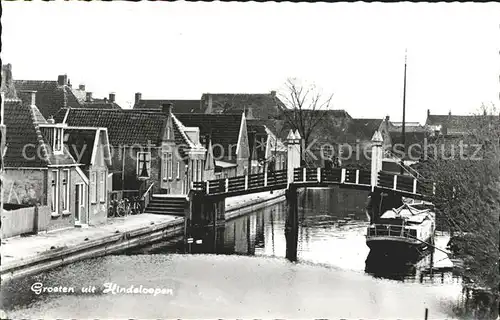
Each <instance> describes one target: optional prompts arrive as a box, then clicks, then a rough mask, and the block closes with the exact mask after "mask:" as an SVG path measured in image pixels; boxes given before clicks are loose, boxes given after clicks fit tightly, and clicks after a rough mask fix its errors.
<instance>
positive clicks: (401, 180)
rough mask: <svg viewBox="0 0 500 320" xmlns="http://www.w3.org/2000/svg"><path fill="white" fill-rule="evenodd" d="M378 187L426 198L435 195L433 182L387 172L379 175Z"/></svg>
mask: <svg viewBox="0 0 500 320" xmlns="http://www.w3.org/2000/svg"><path fill="white" fill-rule="evenodd" d="M378 187H381V188H386V189H392V190H398V191H404V192H408V193H414V194H421V195H426V196H430V195H433V194H434V193H435V184H434V183H433V182H432V181H429V180H424V179H416V178H414V177H412V176H406V175H400V174H394V173H389V172H385V171H381V172H379V174H378Z"/></svg>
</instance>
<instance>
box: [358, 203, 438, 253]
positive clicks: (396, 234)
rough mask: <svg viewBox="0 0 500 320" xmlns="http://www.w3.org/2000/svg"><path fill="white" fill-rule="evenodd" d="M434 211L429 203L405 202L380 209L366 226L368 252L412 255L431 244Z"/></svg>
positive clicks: (433, 229) (433, 228) (422, 250)
mask: <svg viewBox="0 0 500 320" xmlns="http://www.w3.org/2000/svg"><path fill="white" fill-rule="evenodd" d="M435 218H436V217H435V213H434V208H433V206H432V204H430V203H426V202H421V203H417V202H414V203H411V204H410V203H405V204H403V205H402V206H401V207H399V208H397V209H396V208H394V209H390V210H387V211H386V212H384V213H383V214H382V215H381V216H380V218H379V219H377V220H376V221H372V223H371V224H370V226H369V227H368V229H367V234H366V244H367V245H368V247H370V249H371V250H372V251H375V252H382V253H387V254H390V253H396V254H398V255H400V256H402V257H403V256H414V255H415V254H417V255H418V254H419V253H422V252H424V251H425V250H426V249H427V248H429V247H431V246H432V245H433V241H434V231H435Z"/></svg>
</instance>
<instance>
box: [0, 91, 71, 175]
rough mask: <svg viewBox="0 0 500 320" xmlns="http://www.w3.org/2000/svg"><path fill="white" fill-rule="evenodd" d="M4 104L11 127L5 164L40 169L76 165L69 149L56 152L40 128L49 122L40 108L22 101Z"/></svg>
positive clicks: (9, 126)
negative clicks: (41, 115)
mask: <svg viewBox="0 0 500 320" xmlns="http://www.w3.org/2000/svg"><path fill="white" fill-rule="evenodd" d="M4 106H5V113H4V116H5V125H6V127H7V134H6V145H7V151H6V154H5V158H4V160H5V167H28V168H40V167H46V166H47V165H66V164H75V161H74V159H73V158H72V157H71V156H70V155H69V154H68V153H67V152H66V151H64V152H63V154H61V155H54V154H53V153H52V151H51V148H50V147H49V146H48V144H47V141H46V140H45V139H44V137H43V135H42V132H41V130H40V128H39V124H42V123H46V121H45V119H44V118H43V117H39V116H38V115H37V112H36V108H31V107H30V106H27V105H24V104H23V103H22V102H21V101H20V100H17V101H14V100H10V101H9V100H7V101H5V104H4ZM35 117H37V119H35Z"/></svg>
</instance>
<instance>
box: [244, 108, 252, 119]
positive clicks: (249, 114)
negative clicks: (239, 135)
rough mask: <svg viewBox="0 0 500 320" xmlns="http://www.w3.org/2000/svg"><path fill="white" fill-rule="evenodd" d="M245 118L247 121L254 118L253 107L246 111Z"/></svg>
mask: <svg viewBox="0 0 500 320" xmlns="http://www.w3.org/2000/svg"><path fill="white" fill-rule="evenodd" d="M245 117H246V118H247V119H250V120H251V119H253V118H254V117H253V111H252V107H248V108H246V109H245Z"/></svg>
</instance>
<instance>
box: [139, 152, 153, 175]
mask: <svg viewBox="0 0 500 320" xmlns="http://www.w3.org/2000/svg"><path fill="white" fill-rule="evenodd" d="M150 172H151V152H137V175H138V176H139V177H143V178H149V177H150Z"/></svg>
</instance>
